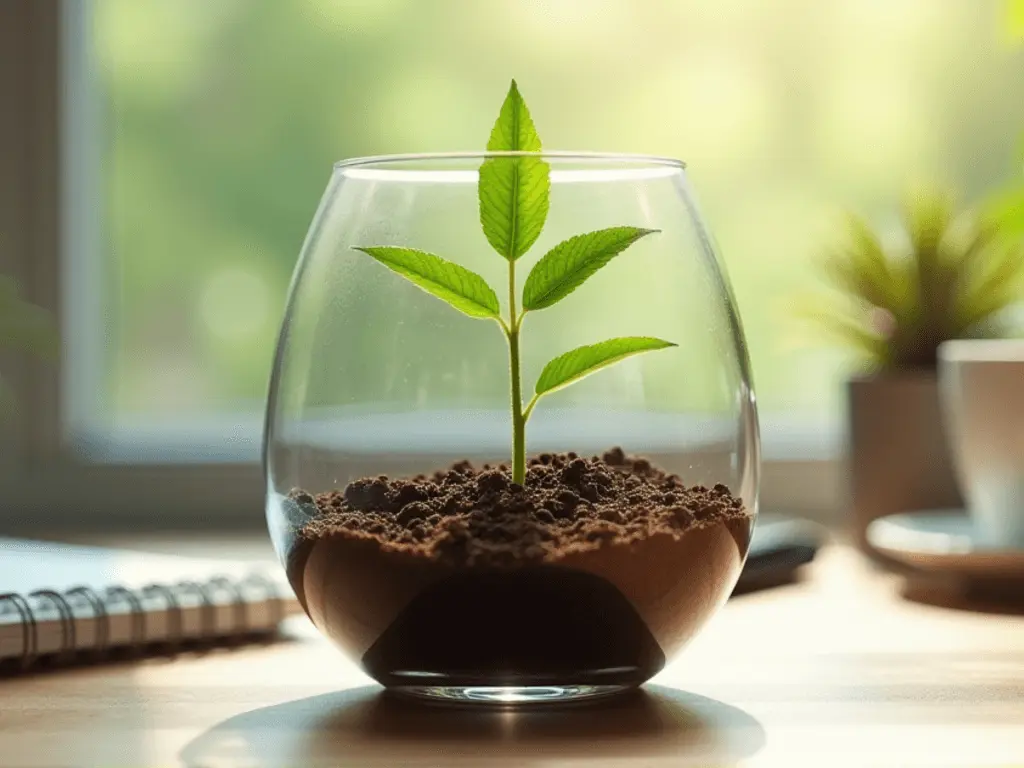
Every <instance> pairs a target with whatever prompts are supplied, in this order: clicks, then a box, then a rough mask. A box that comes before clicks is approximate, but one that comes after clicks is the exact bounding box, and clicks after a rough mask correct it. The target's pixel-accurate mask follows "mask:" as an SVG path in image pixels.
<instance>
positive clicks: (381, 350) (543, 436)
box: [264, 153, 760, 704]
mask: <svg viewBox="0 0 1024 768" xmlns="http://www.w3.org/2000/svg"><path fill="white" fill-rule="evenodd" d="M515 156H517V153H497V154H492V153H480V154H457V155H429V156H428V155H421V156H394V157H379V158H365V159H357V160H350V161H345V162H341V163H338V164H337V165H335V167H334V169H333V173H332V175H331V178H330V182H329V184H328V186H327V190H326V192H325V193H324V196H323V199H322V201H321V203H320V207H319V209H318V211H317V213H316V215H315V218H314V219H313V223H312V225H311V227H310V230H309V234H308V235H307V238H306V241H305V244H304V246H303V248H302V253H301V256H300V258H299V260H298V263H297V265H296V267H295V272H294V276H293V279H292V283H291V288H290V293H289V297H288V303H287V308H286V311H285V317H284V321H283V325H282V328H281V333H280V339H279V342H278V347H277V352H276V356H275V359H274V367H273V372H272V376H271V382H270V390H269V395H268V403H267V417H266V433H265V443H264V464H265V472H266V480H267V504H266V514H267V521H268V525H269V529H270V533H271V537H272V539H273V543H274V546H275V548H276V551H277V553H278V555H279V557H280V559H281V561H282V563H283V564H284V567H285V569H286V571H287V574H288V578H289V581H290V583H291V585H292V587H293V588H294V590H295V592H296V594H297V596H298V598H299V600H300V601H301V602H302V604H303V606H304V607H305V609H306V611H307V613H308V614H309V616H310V618H311V619H312V621H313V623H314V624H315V625H316V626H317V627H318V628H319V630H320V631H321V632H322V633H323V634H325V635H326V636H328V637H329V638H330V639H331V640H333V641H334V642H335V643H336V644H337V645H338V646H340V648H341V649H342V650H343V651H344V652H345V653H346V654H348V655H349V656H350V657H351V658H353V659H354V660H356V661H357V662H358V663H359V664H360V665H361V666H362V668H363V669H364V670H366V672H367V673H368V674H369V675H370V676H371V677H373V678H375V679H376V680H377V681H379V682H380V683H382V684H383V685H385V686H387V687H389V688H393V689H395V690H397V691H400V692H404V693H408V694H414V695H419V696H426V697H432V698H435V699H447V700H459V701H463V702H470V701H478V702H496V703H500V704H508V703H528V702H540V701H552V700H555V701H560V700H567V699H574V698H582V697H588V696H598V695H604V694H610V693H614V692H617V691H622V690H626V689H628V688H630V687H632V686H636V685H639V684H641V683H643V682H644V681H645V680H647V679H648V678H650V677H651V676H652V675H654V674H655V673H657V672H658V671H659V670H660V669H661V668H662V667H663V666H664V665H665V664H666V663H667V662H668V661H670V660H671V658H672V656H673V655H674V654H676V653H677V652H678V651H679V650H680V649H681V648H682V647H683V646H684V645H685V644H686V643H687V642H688V641H689V640H690V639H691V638H692V637H693V636H694V635H695V634H696V633H697V632H698V631H699V629H700V628H701V626H702V625H703V624H704V623H705V622H706V621H707V620H708V619H709V618H710V617H711V615H712V614H713V613H714V612H715V610H716V609H717V608H718V607H719V606H720V605H721V604H722V602H724V600H725V599H726V598H727V596H728V595H729V593H730V591H731V589H732V587H733V586H734V584H735V581H736V579H737V577H738V575H739V571H740V568H741V566H742V564H743V560H744V558H745V556H746V553H747V549H748V544H749V540H750V533H751V528H752V526H753V521H754V517H755V515H756V511H757V493H758V473H759V465H760V455H759V454H760V448H759V436H758V423H757V413H756V406H755V399H754V393H753V389H752V385H751V380H750V373H749V363H748V358H747V351H746V347H745V343H744V338H743V331H742V327H741V324H740V319H739V315H738V312H737V309H736V306H735V303H734V300H733V297H732V292H731V289H730V287H729V283H728V280H727V278H726V276H725V271H724V269H723V266H722V264H721V263H720V261H719V259H718V257H717V255H716V250H715V246H714V244H713V239H712V237H711V236H710V234H709V232H708V229H707V227H706V226H705V224H704V221H703V220H702V218H701V216H700V214H699V212H698V208H697V206H696V203H695V199H694V196H693V193H692V190H691V187H690V184H689V181H688V179H687V176H686V172H685V169H684V165H683V164H682V163H681V162H678V161H675V160H669V159H661V158H648V157H639V156H620V155H615V156H606V155H590V154H565V153H544V154H543V155H540V157H542V158H543V160H544V161H545V162H546V163H548V165H549V167H550V206H549V212H548V215H547V220H546V223H545V225H544V227H543V230H542V232H541V234H540V236H539V238H538V239H537V241H536V243H535V244H534V245H533V247H532V248H531V249H530V250H529V251H528V252H527V253H526V254H525V255H523V256H522V257H521V258H520V259H519V260H518V261H517V262H515V267H514V275H512V276H511V289H512V290H511V292H510V290H509V287H510V274H509V273H510V270H509V262H507V261H506V260H505V259H504V258H502V257H501V256H499V255H498V254H497V253H495V250H494V249H492V248H491V247H490V244H489V243H488V240H487V238H485V235H484V233H483V232H482V230H481V224H480V213H479V201H478V197H477V194H478V190H477V183H478V178H479V169H480V167H481V164H482V163H483V162H484V161H485V160H487V159H489V158H492V157H515ZM534 157H536V155H534ZM617 226H632V227H643V228H649V229H653V230H658V231H657V232H655V233H653V234H651V235H650V236H645V237H643V238H642V239H641V240H639V241H637V242H635V243H634V244H632V245H631V246H630V247H629V248H628V249H627V250H625V251H623V252H622V253H620V254H619V255H617V256H615V258H612V259H611V260H609V261H607V263H606V264H605V265H604V266H602V267H601V268H600V269H598V270H597V271H595V272H594V273H593V274H592V275H591V276H590V277H589V278H588V279H586V280H585V281H584V282H583V284H581V285H580V286H579V287H578V288H577V289H576V290H575V291H574V292H573V293H572V294H571V295H569V296H567V297H566V298H565V299H564V300H562V301H560V302H558V303H557V304H555V305H553V306H550V307H547V308H545V309H543V310H541V311H531V312H530V313H529V315H528V316H527V317H526V319H525V321H524V322H523V323H522V326H521V335H520V337H519V346H520V349H519V353H520V364H519V366H517V367H518V368H519V374H520V377H521V381H522V392H521V393H520V398H521V399H520V401H519V402H520V403H522V404H525V401H526V400H528V399H529V397H530V396H531V395H532V394H533V392H534V383H535V382H536V381H537V379H538V376H539V375H540V373H541V371H542V369H544V367H545V365H546V363H547V362H548V361H549V360H551V359H552V358H554V357H556V356H558V355H560V354H562V353H564V352H566V351H567V350H571V349H574V348H577V347H580V346H582V345H589V344H593V343H595V342H599V341H601V340H604V339H609V338H612V337H624V336H642V337H658V338H660V339H665V340H668V341H671V342H672V343H673V344H675V345H676V346H673V347H670V348H666V349H660V350H658V351H654V352H652V353H650V354H641V355H635V356H632V357H629V358H626V359H622V360H621V361H619V362H617V363H616V364H615V365H611V366H609V367H607V368H605V369H602V370H600V371H597V372H595V373H594V374H593V375H591V376H588V377H586V378H584V379H582V380H581V381H579V382H578V383H576V384H574V385H573V386H571V387H567V388H564V389H561V390H560V391H557V392H553V393H551V394H550V395H546V396H545V397H544V398H543V399H542V400H541V401H540V402H539V403H538V404H537V406H536V408H535V409H534V411H533V413H532V415H531V416H530V418H529V422H528V425H527V427H526V433H525V434H526V437H525V441H526V449H525V450H526V454H527V456H528V457H529V470H528V471H527V473H526V475H525V479H524V481H523V484H522V485H514V484H511V476H510V467H509V461H510V456H511V453H512V426H513V425H512V422H513V416H512V415H511V414H512V411H511V410H510V403H511V402H512V400H510V358H509V345H508V344H506V338H505V337H504V334H503V330H502V326H501V325H500V324H499V323H497V322H492V321H490V320H482V319H480V318H479V317H472V316H468V315H467V314H464V313H462V312H459V311H456V310H455V309H453V308H452V306H449V305H448V304H446V303H445V302H444V301H442V300H440V299H439V298H437V297H436V296H435V295H431V294H430V293H428V292H426V291H425V290H422V289H421V288H420V287H418V286H417V285H414V284H413V283H412V282H410V281H409V280H408V279H406V278H405V277H403V276H401V275H400V274H396V272H395V271H393V270H391V269H388V268H387V267H385V266H384V265H383V264H381V263H379V262H378V261H377V260H376V259H375V258H371V257H370V256H368V255H367V254H366V253H364V252H361V251H359V250H356V248H357V247H367V246H404V247H409V248H417V249H421V250H424V251H428V252H431V253H433V254H438V255H440V256H443V257H444V258H445V259H448V260H450V261H452V262H455V263H457V264H458V265H461V266H462V267H464V268H467V269H469V270H472V271H473V272H475V273H477V274H478V275H480V276H481V277H482V278H483V279H484V280H486V282H487V283H488V284H490V285H491V286H494V287H495V292H496V294H497V296H498V297H500V303H501V310H502V315H503V316H504V317H505V318H506V319H507V318H508V312H509V309H510V307H509V303H510V299H511V298H516V297H520V296H522V295H523V288H524V282H525V281H526V279H527V277H528V276H529V275H530V272H531V269H532V268H533V266H534V265H535V264H536V263H537V262H538V260H539V259H540V258H541V256H543V255H544V254H545V253H547V252H548V251H549V250H550V249H552V248H553V247H554V246H556V244H558V243H560V242H562V241H564V240H566V239H567V238H570V237H572V236H574V235H578V234H580V233H583V232H591V231H594V230H600V229H604V228H608V227H617ZM503 322H504V321H503ZM620 447H621V449H622V450H621V451H620V450H618V449H619V448H620ZM623 452H624V453H623ZM624 454H625V455H624ZM630 457H632V458H630ZM467 461H468V462H470V464H471V465H472V466H470V465H467V464H466V463H465V462H467ZM581 478H582V479H581ZM565 484H569V486H570V487H569V490H568V491H567V490H566V487H565ZM495 499H498V501H495ZM524 499H525V501H524ZM489 505H490V506H489ZM502 505H504V506H502ZM492 507H493V508H492ZM498 507H501V508H500V509H498ZM496 510H497V511H496Z"/></svg>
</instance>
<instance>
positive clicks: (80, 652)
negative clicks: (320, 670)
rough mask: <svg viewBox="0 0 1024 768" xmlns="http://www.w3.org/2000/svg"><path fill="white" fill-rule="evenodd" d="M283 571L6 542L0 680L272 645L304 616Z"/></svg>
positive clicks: (0, 548) (1, 548)
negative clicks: (57, 667) (107, 662)
mask: <svg viewBox="0 0 1024 768" xmlns="http://www.w3.org/2000/svg"><path fill="white" fill-rule="evenodd" d="M274 570H275V569H260V568H253V567H252V566H247V565H245V564H240V563H234V562H231V561H220V560H206V559H194V558H186V557H177V556H170V555H156V554H149V553H142V552H133V551H126V550H115V549H103V548H98V547H82V546H73V545H67V544H56V543H50V542H41V541H31V540H26V539H5V538H0V674H3V673H9V672H11V671H17V670H22V669H26V668H28V667H32V666H33V665H35V664H37V663H46V664H53V663H57V664H60V663H72V662H78V661H90V660H101V659H104V658H108V657H110V656H114V655H118V654H120V655H123V654H124V653H125V652H128V653H136V654H143V653H148V652H161V651H163V652H166V651H167V650H169V649H170V650H173V649H175V648H177V647H179V646H182V645H186V646H187V645H190V644H197V643H199V644H202V643H207V644H215V643H231V642H240V641H250V640H259V639H261V638H264V639H265V638H267V637H269V636H272V635H274V634H275V633H277V631H278V627H279V625H280V624H281V622H282V621H283V620H284V619H285V618H287V617H288V616H290V615H293V614H296V613H301V610H302V609H301V607H300V606H299V604H298V602H297V601H296V600H295V598H294V597H293V596H292V592H291V590H290V589H289V588H288V585H287V584H286V583H285V582H284V581H283V579H280V578H277V577H275V576H272V575H270V574H271V573H273V572H274Z"/></svg>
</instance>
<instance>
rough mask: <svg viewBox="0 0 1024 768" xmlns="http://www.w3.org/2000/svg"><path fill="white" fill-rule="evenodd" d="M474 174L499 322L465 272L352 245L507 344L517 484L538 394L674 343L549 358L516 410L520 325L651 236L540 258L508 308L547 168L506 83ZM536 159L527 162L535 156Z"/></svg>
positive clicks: (546, 187) (606, 234) (571, 246)
mask: <svg viewBox="0 0 1024 768" xmlns="http://www.w3.org/2000/svg"><path fill="white" fill-rule="evenodd" d="M487 149H488V151H489V152H509V153H516V154H509V155H507V156H503V155H497V156H491V157H488V158H487V159H486V160H484V162H483V164H482V165H481V166H480V181H479V183H478V197H479V202H480V226H481V228H482V229H483V233H484V235H485V236H486V237H487V241H488V242H489V243H490V244H491V246H492V247H493V248H494V250H495V251H497V252H498V254H499V255H500V256H501V257H502V258H503V259H505V260H506V261H507V262H508V316H507V317H502V314H501V308H500V306H499V305H498V295H497V293H495V291H494V289H493V288H491V287H490V286H489V285H488V284H487V282H486V281H485V280H484V279H483V278H482V277H481V276H480V275H478V274H476V273H475V272H471V271H470V270H468V269H466V268H464V267H461V266H459V265H458V264H455V263H453V262H450V261H447V260H445V259H442V258H441V257H440V256H435V255H434V254H432V253H426V252H424V251H419V250H415V249H413V248H399V247H394V246H367V247H362V246H356V250H359V251H363V252H364V253H366V254H369V255H370V256H372V257H373V258H374V259H376V260H377V261H379V262H380V263H381V264H383V265H384V266H385V267H387V268H388V269H391V270H392V271H394V272H397V273H398V274H399V275H401V276H402V277H405V278H407V279H408V280H410V281H411V282H413V283H415V284H416V285H417V286H419V287H420V288H422V289H423V290H425V291H427V292H428V293H431V294H433V295H434V296H437V297H438V298H440V299H444V300H445V301H447V302H448V303H449V304H451V305H452V306H453V307H455V309H457V310H459V311H460V312H463V313H465V314H467V315H469V316H470V317H477V318H482V319H486V320H494V321H495V322H497V324H498V325H499V326H501V330H502V331H503V332H504V334H505V338H506V340H507V341H508V360H509V371H510V381H511V384H510V390H511V400H512V481H513V482H515V483H520V484H522V482H523V480H524V478H525V477H526V422H527V421H528V420H529V418H530V414H531V413H533V409H534V407H535V406H536V405H537V402H538V401H539V400H540V399H541V398H542V397H543V396H545V395H548V394H550V393H552V392H555V391H557V390H559V389H562V388H564V387H567V386H569V385H570V384H573V383H575V382H577V381H579V380H580V379H582V378H584V377H586V376H589V375H590V374H592V373H594V372H596V371H598V370H600V369H602V368H604V367H606V366H609V365H612V364H613V363H616V362H618V361H619V360H623V359H625V358H627V357H630V356H631V355H636V354H639V353H641V352H649V351H652V350H656V349H664V348H666V347H674V346H676V345H675V344H673V343H671V342H668V341H663V340H662V339H656V338H652V337H649V336H622V337H619V338H614V339H608V340H607V341H601V342H598V343H596V344H588V345H586V346H582V347H578V348H577V349H573V350H571V351H569V352H566V353H565V354H563V355H559V356H558V357H556V358H555V359H553V360H551V361H550V362H549V363H548V364H547V365H546V366H544V369H543V370H542V371H541V373H540V376H539V377H538V379H537V383H536V384H535V385H534V393H533V396H532V397H531V398H530V400H529V402H527V403H525V405H524V403H523V394H522V383H521V380H520V372H519V365H520V357H521V339H520V335H521V333H522V329H523V320H524V318H525V317H526V315H527V313H529V312H537V311H540V310H542V309H547V308H548V307H550V306H553V305H554V304H557V303H558V302H559V301H561V300H562V299H564V298H565V297H566V296H568V295H569V294H570V293H572V292H573V291H575V290H576V289H577V288H579V287H580V285H582V284H583V283H584V282H585V281H586V280H587V278H589V277H590V276H591V275H593V274H594V273H595V272H597V270H599V269H600V268H601V267H603V266H604V265H605V264H607V263H608V262H609V261H611V260H612V258H614V257H615V256H617V255H618V254H620V253H622V252H623V251H624V250H625V249H626V248H628V247H629V246H630V245H632V244H633V243H635V242H636V241H637V240H640V239H641V238H643V237H647V236H648V235H650V234H653V233H655V232H657V231H658V230H654V229H641V228H639V227H609V228H607V229H599V230H597V231H595V232H587V233H585V234H582V235H576V236H575V237H570V238H569V239H568V240H564V241H562V242H561V243H559V244H558V245H556V246H555V247H554V248H552V249H551V250H550V251H548V252H547V253H546V254H544V256H543V257H541V259H540V261H538V262H537V263H536V265H534V267H533V269H532V270H530V274H529V275H527V278H526V283H525V284H524V285H523V293H522V300H521V301H517V295H516V294H517V291H516V261H517V260H518V259H519V258H520V257H522V256H523V255H524V254H525V253H526V252H527V251H529V250H530V247H531V246H532V245H533V244H534V243H535V242H536V240H537V238H538V237H539V236H540V233H541V230H543V228H544V222H545V220H546V219H547V215H548V194H549V191H550V188H551V179H550V168H549V166H548V164H547V163H546V162H544V160H543V157H542V156H541V155H540V154H539V153H540V151H541V143H540V136H538V135H537V130H536V128H535V127H534V125H533V120H532V119H531V118H530V112H529V110H528V109H527V108H526V103H525V102H524V101H523V97H522V96H521V95H520V93H519V88H518V87H517V86H516V81H515V80H513V81H512V86H511V88H510V89H509V92H508V95H507V96H506V97H505V101H504V103H503V104H502V106H501V112H500V114H499V115H498V119H497V121H496V122H495V123H494V128H493V130H492V131H491V136H490V139H489V140H488V142H487ZM535 153H536V154H535Z"/></svg>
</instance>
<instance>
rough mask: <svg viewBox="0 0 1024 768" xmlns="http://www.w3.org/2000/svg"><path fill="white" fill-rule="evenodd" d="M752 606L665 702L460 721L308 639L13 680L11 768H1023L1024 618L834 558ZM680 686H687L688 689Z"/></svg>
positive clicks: (7, 707)
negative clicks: (913, 587)
mask: <svg viewBox="0 0 1024 768" xmlns="http://www.w3.org/2000/svg"><path fill="white" fill-rule="evenodd" d="M809 576H810V579H809V580H808V581H807V582H806V583H804V584H801V585H797V586H792V587H784V588H780V589H777V590H772V591H768V592H763V593H757V594H753V595H747V596H743V597H739V598H736V599H735V600H733V601H732V602H730V604H729V605H728V606H727V607H726V608H725V609H724V610H723V611H722V613H721V614H720V615H719V616H718V617H717V618H716V620H715V621H714V622H713V624H712V625H711V626H710V627H709V628H708V629H707V630H706V632H705V633H704V634H703V635H702V636H701V637H700V638H699V639H698V640H697V641H696V642H695V643H694V644H693V645H692V646H691V648H690V649H688V651H687V652H686V653H685V654H684V656H683V657H682V658H681V659H680V660H679V661H678V663H677V664H675V665H674V666H673V667H671V668H670V669H668V670H666V671H665V672H664V673H663V674H662V675H661V676H660V677H659V679H658V680H657V682H658V683H659V684H660V685H658V686H651V687H649V688H648V690H647V692H646V693H644V694H642V695H638V696H635V697H632V698H628V699H622V700H619V701H617V702H613V703H610V704H608V705H606V706H603V707H601V708H593V709H582V708H581V709H574V710H566V711H561V712H552V711H548V712H532V713H501V712H490V713H481V712H465V711H463V712H459V711H454V710H442V709H436V708H423V707H417V706H410V705H408V704H403V703H401V702H395V701H392V700H390V699H388V698H387V697H381V696H380V695H379V693H378V689H376V688H372V687H366V686H367V685H368V683H367V681H366V679H365V678H363V677H361V676H360V674H359V673H358V672H357V671H356V670H355V669H354V668H353V667H352V666H350V665H348V664H346V663H345V662H344V661H343V660H342V658H341V656H340V654H338V653H337V652H336V651H335V650H334V649H333V648H332V647H331V646H329V645H327V644H326V643H324V642H322V641H320V640H319V639H317V637H316V635H315V634H314V633H312V631H311V630H310V629H309V628H308V627H306V625H305V622H304V621H303V622H302V623H301V624H300V626H299V628H298V633H299V634H300V635H301V636H302V638H303V639H300V640H297V641H294V642H289V643H283V644H279V645H275V646H272V647H260V648H251V649H245V650H238V651H222V652H216V653H212V654H210V655H207V656H203V657H192V658H181V659H178V660H175V661H167V660H157V661H149V662H146V663H143V664H140V665H137V666H118V667H105V668H94V669H81V670H75V671H69V672H63V673H59V674H58V673H54V674H47V675H42V676H35V677H26V678H18V679H8V680H2V681H0V765H2V766H57V765H61V766H64V765H74V766H142V765H146V766H149V765H153V766H178V765H184V766H192V767H194V768H218V767H219V766H264V765H275V766H277V765H280V766H286V765H287V766H311V765H332V766H403V765H416V766H426V765H432V766H433V765H437V766H451V765H473V766H480V765H485V766H489V765H510V766H529V765H543V766H577V765H581V764H583V763H586V764H587V765H594V766H661V765H671V766H680V765H743V766H785V767H786V768H790V767H791V766H802V765H808V766H816V767H818V766H821V767H825V766H828V767H829V768H831V767H832V766H846V765H849V766H868V765H870V766H876V765H887V766H888V765H894V766H895V765H899V766H911V765H914V766H916V765H942V766H948V765H957V766H971V767H974V766H1024V616H1015V615H992V614H982V613H976V612H970V611H964V610H952V609H948V608H940V607H934V606H930V605H925V604H920V603H912V602H908V601H905V600H902V599H901V598H900V597H899V596H898V595H897V594H896V580H895V579H894V578H893V577H889V576H884V575H879V574H876V573H872V572H871V570H870V569H869V568H868V566H866V565H865V564H864V563H863V562H862V561H861V560H860V559H859V557H858V556H857V555H856V554H854V553H853V552H851V551H849V550H847V549H844V548H841V547H834V548H832V549H831V550H828V551H826V553H825V554H824V555H823V557H822V559H821V561H820V562H819V564H817V565H816V566H814V568H813V570H812V572H811V573H810V574H809ZM665 686H675V687H677V688H678V689H683V690H685V691H686V692H685V693H684V692H682V691H681V690H676V689H674V688H669V687H665Z"/></svg>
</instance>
